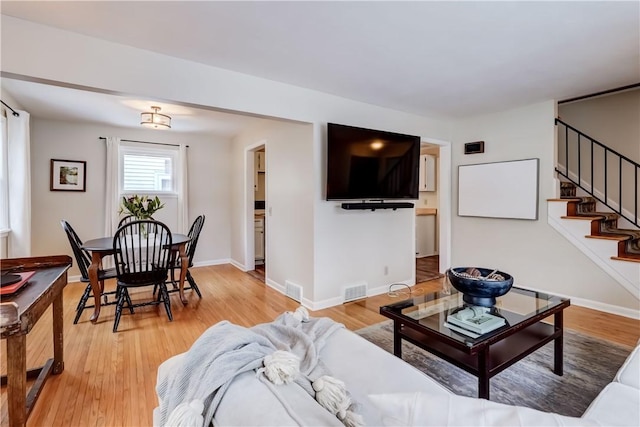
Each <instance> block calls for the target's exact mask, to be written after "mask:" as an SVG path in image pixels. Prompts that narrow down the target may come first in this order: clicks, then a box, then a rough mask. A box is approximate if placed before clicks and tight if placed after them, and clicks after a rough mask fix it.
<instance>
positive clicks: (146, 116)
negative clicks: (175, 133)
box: [140, 106, 171, 129]
mask: <svg viewBox="0 0 640 427" xmlns="http://www.w3.org/2000/svg"><path fill="white" fill-rule="evenodd" d="M151 109H152V110H153V112H146V113H141V114H140V124H141V125H142V126H147V127H152V128H154V129H163V128H167V129H171V116H167V115H166V114H160V113H159V112H158V111H160V107H155V106H153V107H151Z"/></svg>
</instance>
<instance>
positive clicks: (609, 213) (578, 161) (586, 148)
mask: <svg viewBox="0 0 640 427" xmlns="http://www.w3.org/2000/svg"><path fill="white" fill-rule="evenodd" d="M556 124H558V125H559V126H561V127H562V126H564V127H563V128H559V132H558V137H559V138H558V147H559V150H558V151H559V153H558V164H557V166H556V172H557V174H558V176H559V178H560V180H561V182H560V198H559V199H550V200H548V204H547V207H548V221H549V224H550V225H551V226H552V227H553V228H555V229H556V230H557V231H558V232H560V234H562V235H563V236H564V237H565V238H567V239H568V240H569V241H571V242H572V243H573V244H574V245H575V246H576V247H577V248H579V249H580V250H581V251H582V252H583V253H584V254H585V255H587V256H588V257H589V258H590V259H591V260H592V261H593V262H595V263H596V264H597V265H599V266H600V267H601V268H602V269H603V270H604V271H605V272H607V273H608V274H609V275H610V276H611V277H613V278H614V279H615V280H616V281H617V282H618V283H620V284H621V285H622V286H623V287H624V288H625V289H627V290H628V291H629V292H631V294H632V295H634V296H635V297H636V298H637V299H639V300H640V223H639V221H638V211H639V210H640V209H639V206H640V202H639V197H640V195H639V192H638V182H639V181H638V177H639V176H640V174H639V172H638V171H639V170H640V165H638V164H637V163H635V162H633V161H632V160H630V159H628V158H626V157H625V156H623V155H620V154H619V153H617V152H615V151H613V150H611V149H610V148H608V147H606V146H604V145H603V144H601V143H600V142H598V141H596V140H594V139H593V138H590V137H589V136H587V135H585V134H584V133H582V132H580V131H579V130H577V129H575V128H572V127H571V126H570V125H567V124H566V123H564V122H562V121H560V120H559V119H556ZM563 149H564V150H563ZM611 165H614V166H615V170H611V169H613V167H612V166H611ZM608 168H609V169H608ZM602 171H604V173H602ZM598 175H600V176H601V177H603V179H598ZM611 176H613V177H615V179H607V178H608V177H611ZM629 177H630V178H631V179H629Z"/></svg>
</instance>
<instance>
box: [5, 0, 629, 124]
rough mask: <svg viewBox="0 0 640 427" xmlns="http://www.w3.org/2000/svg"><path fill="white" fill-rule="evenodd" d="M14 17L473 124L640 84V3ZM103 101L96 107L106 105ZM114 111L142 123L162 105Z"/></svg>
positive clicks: (35, 8) (116, 5)
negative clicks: (470, 119)
mask: <svg viewBox="0 0 640 427" xmlns="http://www.w3.org/2000/svg"><path fill="white" fill-rule="evenodd" d="M2 13H3V14H6V15H10V16H13V17H17V18H21V19H26V20H30V21H35V22H38V23H41V24H45V25H50V26H54V27H58V28H61V29H65V30H68V31H73V32H77V33H81V34H85V35H88V36H93V37H97V38H101V39H106V40H110V41H113V42H117V43H122V44H126V45H130V46H134V47H138V48H142V49H147V50H150V51H155V52H158V53H162V54H166V55H170V56H174V57H179V58H183V59H188V60H192V61H196V62H199V63H204V64H209V65H212V66H216V67H220V68H225V69H229V70H233V71H238V72H242V73H246V74H250V75H254V76H259V77H263V78H267V79H271V80H275V81H280V82H284V83H289V84H292V85H296V86H301V87H306V88H310V89H315V90H318V91H322V92H326V93H331V94H335V95H339V96H343V97H345V98H351V99H355V100H359V101H363V102H367V103H371V104H375V105H380V106H384V107H388V108H393V109H397V110H401V111H406V112H411V113H416V114H420V115H429V116H447V117H464V116H468V115H475V114H482V113H487V112H492V111H498V110H504V109H509V108H514V107H517V106H520V105H526V104H530V103H534V102H539V101H543V100H547V99H566V98H570V97H575V96H580V95H584V94H589V93H593V92H598V91H602V90H608V89H612V88H616V87H620V86H625V85H629V84H633V83H637V82H639V81H640V2H637V1H627V2H611V1H606V2H605V1H600V2H578V1H567V2H559V1H539V2H517V1H515V2H514V1H511V2H509V1H502V2H436V1H429V2H393V1H389V2H364V1H356V2H339V1H338V2H319V1H317V2H316V1H314V2H268V1H267V2H213V1H204V2H193V1H186V2H185V1H183V2H166V1H155V2H150V1H141V2H127V1H114V2H93V1H91V2H57V1H46V2H24V1H21V2H17V1H6V0H4V1H2ZM23 83H24V82H20V83H15V86H13V87H9V85H7V84H5V82H4V81H3V86H5V87H7V89H9V91H10V93H11V94H14V93H13V92H12V89H13V90H16V91H18V90H23V89H24V90H26V86H27V85H26V84H24V85H23ZM18 86H20V87H18ZM93 95H95V96H93ZM93 95H92V96H91V98H93V99H91V100H88V101H87V102H89V101H90V102H100V101H97V100H96V99H95V98H97V97H98V96H97V95H96V94H93ZM15 96H16V98H17V100H18V101H21V102H22V98H21V95H20V94H15ZM32 96H35V94H32ZM134 101H135V103H137V102H140V103H141V104H135V103H134ZM105 102H106V101H105ZM112 102H117V103H121V104H123V105H124V106H126V107H127V108H129V110H131V109H133V110H135V111H139V110H140V108H141V107H146V106H150V105H151V103H146V104H145V103H144V100H135V99H133V98H131V99H118V100H115V101H114V100H113V99H112ZM128 103H131V105H127V104H128ZM134 104H135V105H134ZM154 105H155V104H154ZM28 106H29V105H27V104H26V103H25V107H28ZM103 106H104V105H103ZM161 106H162V107H163V110H164V108H165V106H163V105H161ZM29 107H30V106H29ZM42 108H43V109H44V108H45V107H44V106H42ZM68 108H69V109H70V107H68ZM92 108H93V107H92ZM96 108H97V107H96ZM170 108H171V107H170V106H168V105H167V106H166V111H167V112H169V113H170ZM182 108H184V107H182ZM207 113H211V112H207ZM68 114H72V112H71V111H69V112H68ZM124 114H125V110H124V109H123V110H122V115H123V117H124ZM126 114H128V115H129V116H130V115H131V112H130V111H127V113H126ZM175 114H176V116H177V115H178V114H180V113H177V112H176V113H175ZM190 114H192V112H190V113H186V112H185V117H187V118H189V119H194V120H195V118H196V117H195V116H197V115H198V113H196V114H195V115H194V116H191V115H190ZM129 119H130V117H129ZM135 120H136V121H137V120H138V117H136V118H135ZM174 123H175V124H176V127H177V126H178V123H179V122H178V120H177V117H176V119H174Z"/></svg>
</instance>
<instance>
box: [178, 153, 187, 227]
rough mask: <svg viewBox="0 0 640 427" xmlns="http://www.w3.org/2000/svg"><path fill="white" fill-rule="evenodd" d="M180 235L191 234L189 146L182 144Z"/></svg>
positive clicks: (179, 155) (179, 193)
mask: <svg viewBox="0 0 640 427" xmlns="http://www.w3.org/2000/svg"><path fill="white" fill-rule="evenodd" d="M177 175H178V186H179V188H178V189H177V190H178V233H182V234H187V233H188V232H189V207H188V205H189V183H188V169H187V146H186V145H185V144H180V148H179V153H178V168H177Z"/></svg>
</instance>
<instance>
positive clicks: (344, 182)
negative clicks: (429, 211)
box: [327, 123, 420, 200]
mask: <svg viewBox="0 0 640 427" xmlns="http://www.w3.org/2000/svg"><path fill="white" fill-rule="evenodd" d="M327 153H328V156H327V200H392V199H417V198H418V174H419V168H420V167H419V162H420V137H419V136H411V135H403V134H399V133H393V132H385V131H380V130H373V129H363V128H358V127H353V126H346V125H339V124H335V123H328V128H327Z"/></svg>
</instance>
